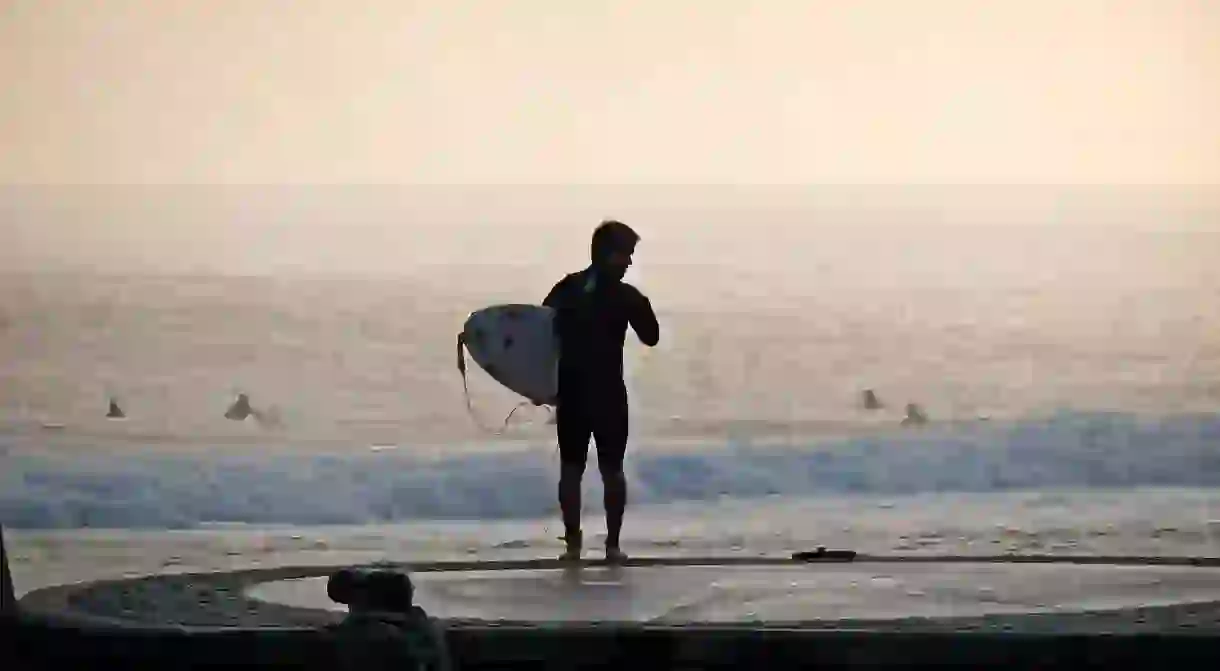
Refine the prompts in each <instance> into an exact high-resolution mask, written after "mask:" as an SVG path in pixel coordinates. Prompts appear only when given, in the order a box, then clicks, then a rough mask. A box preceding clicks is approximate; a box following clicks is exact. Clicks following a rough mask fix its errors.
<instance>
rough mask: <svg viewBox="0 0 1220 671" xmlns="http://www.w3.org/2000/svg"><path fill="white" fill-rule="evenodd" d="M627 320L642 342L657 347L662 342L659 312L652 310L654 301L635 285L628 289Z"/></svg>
mask: <svg viewBox="0 0 1220 671" xmlns="http://www.w3.org/2000/svg"><path fill="white" fill-rule="evenodd" d="M627 321H628V323H630V324H631V329H632V330H633V331H635V335H636V336H637V337H639V339H640V342H642V343H644V344H645V345H647V346H649V347H656V345H657V343H658V342H660V340H661V326H660V324H658V323H657V314H656V313H655V312H653V310H652V302H651V301H649V300H648V297H647V296H645V295H644V294H642V293H640V291H639V290H638V289H636V288H635V287H628V290H627ZM619 323H620V324H621V323H622V322H619Z"/></svg>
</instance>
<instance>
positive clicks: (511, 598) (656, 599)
mask: <svg viewBox="0 0 1220 671" xmlns="http://www.w3.org/2000/svg"><path fill="white" fill-rule="evenodd" d="M412 578H413V580H414V581H415V585H416V602H417V603H418V604H419V605H421V606H423V607H424V608H425V609H426V610H427V611H428V612H429V614H431V615H433V616H436V617H440V618H445V619H452V620H463V621H475V622H516V623H520V622H535V623H547V622H554V623H594V622H635V623H653V624H686V623H693V624H733V623H739V624H744V623H750V622H765V623H768V624H772V625H773V624H776V623H785V622H790V623H793V624H799V623H806V622H833V621H839V620H901V619H910V618H961V617H982V616H989V615H1019V614H1036V613H1056V614H1067V613H1073V612H1076V613H1079V612H1094V611H1113V610H1125V609H1134V608H1152V607H1158V606H1170V605H1176V604H1190V603H1203V602H1215V601H1220V569H1217V568H1200V567H1179V566H1114V565H1077V564H1068V563H1054V564H1021V563H983V562H980V563H895V562H868V561H863V562H861V561H857V562H854V563H844V564H795V565H793V564H789V565H745V566H629V567H619V568H611V567H598V566H583V567H580V568H572V569H561V568H538V569H524V570H513V569H507V570H473V571H427V572H415V573H412ZM245 595H246V597H248V598H250V599H253V600H255V601H260V602H264V603H273V604H279V605H283V606H290V607H295V608H305V609H325V610H337V611H342V610H344V607H343V606H340V605H338V604H335V603H333V602H331V601H330V600H329V599H328V598H327V596H326V578H321V577H318V578H314V577H311V578H301V579H293V580H281V581H276V582H267V583H261V584H255V585H252V586H250V587H249V588H248V589H247V590H246V592H245Z"/></svg>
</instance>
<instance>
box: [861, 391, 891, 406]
mask: <svg viewBox="0 0 1220 671" xmlns="http://www.w3.org/2000/svg"><path fill="white" fill-rule="evenodd" d="M861 403H862V404H863V405H864V409H865V410H880V409H882V408H884V407H885V406H884V405H882V404H881V399H879V398H877V394H876V392H874V391H873V390H872V389H865V390H864V394H863V399H862V401H861Z"/></svg>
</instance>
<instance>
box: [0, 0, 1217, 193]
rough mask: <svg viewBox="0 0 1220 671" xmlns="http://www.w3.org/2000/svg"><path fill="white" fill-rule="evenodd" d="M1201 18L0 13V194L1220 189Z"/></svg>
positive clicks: (659, 2)
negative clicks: (151, 188) (153, 188)
mask: <svg viewBox="0 0 1220 671" xmlns="http://www.w3.org/2000/svg"><path fill="white" fill-rule="evenodd" d="M1218 35H1220V2H1215V1H1214V0H1011V1H1000V0H993V1H983V0H919V1H915V0H854V1H846V0H836V1H830V0H749V1H747V0H699V1H682V2H680V1H678V0H642V1H629V0H615V1H610V0H578V1H573V0H511V1H509V0H436V1H431V0H428V1H425V0H415V1H412V0H342V1H340V0H330V1H324V0H282V1H269V0H244V1H238V0H107V1H105V2H102V1H100V0H4V1H3V2H0V147H3V148H4V149H3V150H2V151H0V183H182V182H191V183H286V182H287V183H319V182H378V183H385V182H390V183H404V182H406V183H434V184H435V183H560V184H565V183H652V184H656V183H688V184H690V183H709V182H712V183H726V182H733V183H753V184H768V183H834V182H864V183H868V182H878V181H880V182H947V183H961V182H970V183H976V182H985V183H1006V182H1024V183H1114V182H1125V183H1196V184H1198V183H1217V182H1220V123H1217V121H1216V120H1217V119H1220V86H1217V82H1220V39H1217V36H1218Z"/></svg>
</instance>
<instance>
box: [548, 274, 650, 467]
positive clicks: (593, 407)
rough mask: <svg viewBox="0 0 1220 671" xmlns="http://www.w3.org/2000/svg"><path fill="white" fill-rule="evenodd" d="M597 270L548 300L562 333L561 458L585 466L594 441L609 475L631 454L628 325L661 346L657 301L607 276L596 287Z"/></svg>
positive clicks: (573, 277) (563, 285)
mask: <svg viewBox="0 0 1220 671" xmlns="http://www.w3.org/2000/svg"><path fill="white" fill-rule="evenodd" d="M590 278H591V271H590V270H584V271H581V272H578V273H572V274H570V275H568V276H567V277H564V278H563V279H562V280H560V281H559V282H558V283H557V284H556V285H555V287H554V288H553V289H551V293H549V294H547V297H546V300H544V301H543V305H546V306H548V307H551V308H554V309H555V311H556V316H555V331H556V333H557V334H558V336H559V398H558V399H557V401H558V402H557V404H556V424H557V427H556V429H557V431H556V432H557V434H558V438H559V454H560V460H561V461H562V462H563V463H564V464H565V465H569V466H578V467H580V468H581V469H583V468H584V465H585V462H586V460H587V459H588V454H589V438H590V437H592V438H593V439H594V441H596V444H597V466H598V469H599V470H600V471H601V472H602V473H606V474H613V473H619V472H621V471H622V468H623V457H624V455H625V453H626V451H627V419H628V411H627V386H626V384H625V383H624V382H623V343H624V340H625V339H626V335H627V326H628V325H629V324H630V325H631V328H632V329H633V330H634V331H635V333H636V335H637V336H639V338H640V341H641V342H643V343H644V344H645V345H648V346H650V347H651V346H653V345H656V344H657V340H658V337H659V330H660V329H659V327H658V325H657V317H656V314H655V313H654V312H653V310H652V304H651V303H650V302H649V301H648V298H647V297H645V296H644V294H642V293H640V291H639V290H638V289H636V288H635V287H633V286H631V285H630V284H627V283H625V282H621V281H613V280H602V281H600V282H596V283H593V286H592V288H590V287H589V280H590Z"/></svg>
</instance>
